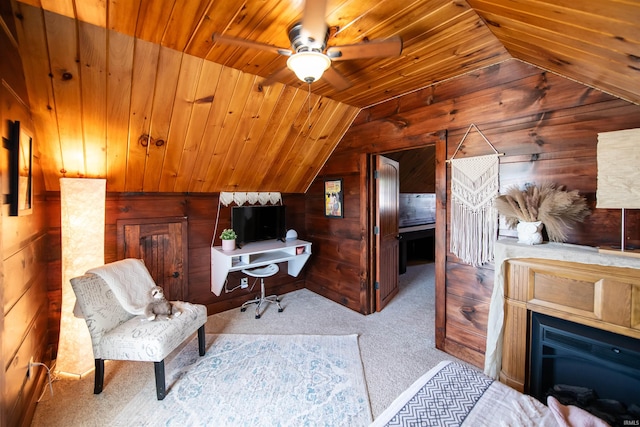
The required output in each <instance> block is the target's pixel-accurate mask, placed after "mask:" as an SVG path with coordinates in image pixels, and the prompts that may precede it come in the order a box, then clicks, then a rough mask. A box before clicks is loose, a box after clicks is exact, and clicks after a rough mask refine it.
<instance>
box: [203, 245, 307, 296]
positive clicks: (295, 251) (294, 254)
mask: <svg viewBox="0 0 640 427" xmlns="http://www.w3.org/2000/svg"><path fill="white" fill-rule="evenodd" d="M309 256H311V242H306V241H304V240H287V241H285V242H281V241H278V240H269V241H264V242H253V243H248V244H246V245H244V246H242V248H240V249H236V250H234V251H223V250H222V247H221V246H214V247H212V248H211V292H213V293H214V294H216V296H219V295H220V292H221V291H222V288H223V287H224V283H225V281H226V280H227V275H228V274H229V273H230V272H232V271H240V270H244V269H245V268H255V267H261V266H263V265H267V264H271V263H274V264H275V263H279V262H285V261H286V262H287V264H288V267H287V272H288V273H289V275H290V276H293V277H297V276H298V274H299V273H300V271H301V270H302V267H304V265H305V264H306V262H307V260H308V259H309Z"/></svg>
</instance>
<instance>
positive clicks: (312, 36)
mask: <svg viewBox="0 0 640 427" xmlns="http://www.w3.org/2000/svg"><path fill="white" fill-rule="evenodd" d="M326 13H327V4H326V0H306V1H305V3H304V12H303V13H302V30H301V31H300V33H301V35H302V37H304V39H303V40H304V41H305V44H308V46H309V47H311V48H315V49H320V50H322V49H324V43H325V39H326V37H327V23H326V22H325V16H326ZM307 40H308V41H307Z"/></svg>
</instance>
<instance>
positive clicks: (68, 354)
mask: <svg viewBox="0 0 640 427" xmlns="http://www.w3.org/2000/svg"><path fill="white" fill-rule="evenodd" d="M105 194H106V180H104V179H87V178H61V179H60V222H61V229H60V233H61V240H62V313H61V315H60V340H59V343H58V356H57V359H56V368H55V370H56V371H57V372H58V373H61V374H64V375H70V376H74V377H78V378H81V377H82V376H83V375H85V374H86V373H88V372H90V371H91V370H92V369H93V367H94V362H93V350H92V347H91V337H90V335H89V330H88V329H87V324H86V323H85V321H84V319H83V318H82V317H77V316H76V315H74V308H75V303H76V296H75V294H74V293H73V289H72V288H71V284H70V282H69V279H71V278H72V277H75V276H80V275H82V274H84V273H85V272H86V271H87V270H89V269H90V268H93V267H98V266H100V265H103V264H104V228H105ZM76 314H78V315H80V313H78V312H76Z"/></svg>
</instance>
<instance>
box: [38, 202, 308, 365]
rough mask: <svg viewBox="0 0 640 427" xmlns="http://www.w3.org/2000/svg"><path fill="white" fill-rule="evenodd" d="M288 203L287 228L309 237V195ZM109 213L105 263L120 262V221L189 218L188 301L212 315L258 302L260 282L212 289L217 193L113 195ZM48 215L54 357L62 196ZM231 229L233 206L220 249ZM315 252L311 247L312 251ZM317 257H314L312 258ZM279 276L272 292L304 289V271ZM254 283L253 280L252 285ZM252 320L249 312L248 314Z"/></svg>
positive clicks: (224, 212)
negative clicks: (218, 290)
mask: <svg viewBox="0 0 640 427" xmlns="http://www.w3.org/2000/svg"><path fill="white" fill-rule="evenodd" d="M282 199H283V203H284V204H285V205H286V226H287V228H293V229H295V230H297V231H298V235H299V237H300V238H301V239H304V238H305V234H304V222H303V220H302V218H304V196H303V195H299V194H283V195H282ZM105 209H106V215H105V221H106V225H105V262H112V261H116V260H117V259H118V258H117V256H116V247H117V239H116V237H117V228H116V222H117V221H118V220H119V219H153V218H168V217H186V218H187V222H188V245H189V250H188V253H189V259H188V268H189V271H188V278H187V282H188V285H187V286H188V287H187V295H186V296H185V298H184V300H185V301H189V302H193V303H198V304H204V305H206V306H207V311H208V314H213V313H218V312H221V311H224V310H228V309H231V308H234V307H239V306H240V305H242V303H243V302H245V301H247V300H249V299H251V298H253V297H254V296H255V294H257V293H258V292H259V287H260V286H259V284H258V285H257V288H254V289H253V291H252V292H250V290H251V287H249V288H247V289H237V290H235V291H233V292H230V293H225V292H224V291H223V292H222V294H221V295H220V296H218V297H217V296H215V295H214V294H213V293H212V292H211V290H210V288H211V284H210V283H211V282H210V274H211V265H210V262H211V255H210V247H211V240H212V237H213V232H214V228H215V224H216V215H217V212H218V194H217V193H216V194H177V193H160V194H158V193H154V194H142V193H109V194H107V200H106V208H105ZM47 212H48V215H49V218H50V229H49V241H50V247H51V248H55V249H56V250H55V251H54V253H56V255H54V256H51V257H50V260H49V264H50V270H51V271H52V272H55V273H54V274H51V275H50V278H49V290H48V292H49V300H50V301H51V309H50V317H51V322H50V323H51V327H50V331H49V343H50V344H51V346H52V348H53V351H52V353H53V354H54V355H55V354H56V353H57V343H58V337H59V334H60V303H61V292H62V288H61V286H62V284H61V280H62V279H61V277H62V275H61V274H60V256H59V255H60V252H59V248H60V193H58V192H50V193H47ZM230 226H231V206H228V207H225V206H221V207H220V213H219V223H218V227H217V232H216V235H217V236H216V239H215V245H216V246H219V245H220V244H221V243H220V239H219V236H220V233H221V232H222V230H223V229H225V228H230ZM313 249H314V248H312V251H313ZM312 258H313V257H312ZM280 270H281V271H280V273H278V276H277V277H276V278H273V279H272V280H269V279H267V280H265V285H266V287H267V291H268V292H270V293H275V294H284V293H286V292H290V291H292V290H295V289H300V288H303V287H304V272H305V271H304V270H303V272H302V273H301V274H300V275H299V276H298V277H295V278H294V277H291V276H289V275H287V273H286V271H287V269H286V268H283V266H281V269H280ZM241 276H243V274H242V273H240V272H234V273H231V274H230V275H229V281H230V282H229V283H230V287H232V286H233V283H239V282H240V277H241ZM249 283H250V284H251V280H250V281H249ZM247 315H248V316H251V314H250V313H247Z"/></svg>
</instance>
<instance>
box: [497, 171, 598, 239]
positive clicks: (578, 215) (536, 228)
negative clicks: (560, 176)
mask: <svg viewBox="0 0 640 427" xmlns="http://www.w3.org/2000/svg"><path fill="white" fill-rule="evenodd" d="M495 206H496V209H497V210H498V212H499V213H500V214H501V215H503V216H504V218H505V220H506V223H507V226H508V227H509V228H516V229H517V230H518V242H519V243H525V244H529V245H535V244H538V243H542V233H541V230H542V227H543V226H544V227H545V228H546V230H547V235H548V236H549V240H550V241H552V242H565V241H566V240H567V231H568V230H569V229H571V228H572V227H573V226H574V225H575V224H576V223H578V222H582V221H583V220H584V219H585V217H587V216H588V215H589V214H590V213H591V212H590V211H589V208H588V206H587V202H586V199H585V198H584V197H583V196H581V195H580V194H578V191H577V190H573V191H566V190H565V189H564V187H556V185H555V184H551V183H544V184H540V185H535V184H527V185H525V188H524V189H520V188H519V187H517V186H513V187H510V188H508V189H507V190H506V192H505V193H504V194H502V195H500V196H498V197H497V198H496V200H495Z"/></svg>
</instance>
